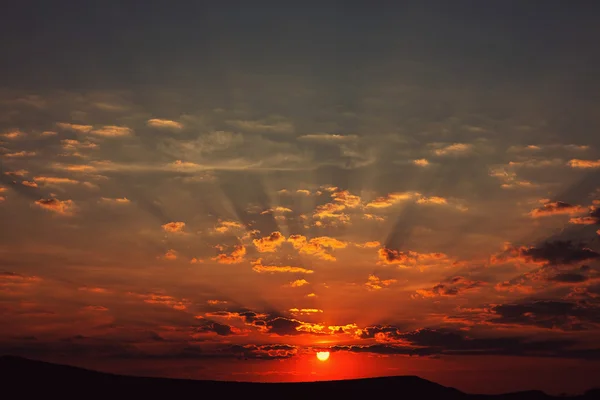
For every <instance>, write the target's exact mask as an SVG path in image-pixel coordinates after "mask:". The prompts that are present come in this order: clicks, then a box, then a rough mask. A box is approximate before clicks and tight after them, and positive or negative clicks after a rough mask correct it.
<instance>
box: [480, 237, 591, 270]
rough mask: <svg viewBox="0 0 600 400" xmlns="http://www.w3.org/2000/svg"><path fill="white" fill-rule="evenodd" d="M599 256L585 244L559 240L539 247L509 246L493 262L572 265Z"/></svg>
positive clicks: (493, 258) (492, 259) (494, 257)
mask: <svg viewBox="0 0 600 400" xmlns="http://www.w3.org/2000/svg"><path fill="white" fill-rule="evenodd" d="M598 258H600V253H598V252H596V251H594V250H592V249H589V248H587V247H585V246H584V245H575V244H574V243H573V242H572V241H568V240H557V241H548V242H544V243H542V244H541V245H539V246H537V247H524V246H521V247H513V246H507V249H506V250H505V251H504V252H503V253H501V254H498V255H495V256H493V257H492V258H491V262H492V263H493V264H494V263H496V264H497V263H502V262H513V261H520V262H525V263H539V264H550V265H561V264H562V265H571V264H575V263H578V262H582V261H587V260H595V259H598Z"/></svg>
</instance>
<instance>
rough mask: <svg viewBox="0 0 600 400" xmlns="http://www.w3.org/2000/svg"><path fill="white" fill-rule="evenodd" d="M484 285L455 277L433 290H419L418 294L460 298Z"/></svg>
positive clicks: (434, 287)
mask: <svg viewBox="0 0 600 400" xmlns="http://www.w3.org/2000/svg"><path fill="white" fill-rule="evenodd" d="M483 284H484V283H483V282H480V281H473V280H470V279H466V278H464V277H462V276H455V277H452V278H449V279H447V280H445V281H444V282H441V283H438V284H437V285H435V286H433V287H432V288H431V289H418V290H417V291H416V292H417V294H418V295H419V296H421V297H440V296H443V297H448V296H458V295H460V294H463V293H465V292H467V291H470V290H473V289H477V288H479V287H481V286H482V285H483Z"/></svg>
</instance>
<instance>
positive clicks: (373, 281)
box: [365, 275, 398, 290]
mask: <svg viewBox="0 0 600 400" xmlns="http://www.w3.org/2000/svg"><path fill="white" fill-rule="evenodd" d="M397 282H398V281H397V280H396V279H381V278H379V277H378V276H376V275H369V278H368V279H367V282H366V283H365V286H366V287H367V288H368V289H370V290H381V289H384V288H386V287H388V286H391V285H392V284H394V283H397Z"/></svg>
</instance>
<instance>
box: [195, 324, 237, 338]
mask: <svg viewBox="0 0 600 400" xmlns="http://www.w3.org/2000/svg"><path fill="white" fill-rule="evenodd" d="M196 332H198V333H215V334H217V335H218V336H231V335H239V334H240V333H241V331H240V329H238V328H235V327H233V326H230V325H226V324H220V323H218V322H210V323H208V324H206V325H203V326H200V327H198V328H196Z"/></svg>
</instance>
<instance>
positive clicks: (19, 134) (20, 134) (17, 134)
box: [0, 131, 27, 140]
mask: <svg viewBox="0 0 600 400" xmlns="http://www.w3.org/2000/svg"><path fill="white" fill-rule="evenodd" d="M0 136H2V137H3V138H5V139H10V140H15V139H21V138H24V137H25V136H27V134H26V133H25V132H21V131H12V132H7V133H3V134H2V135H0Z"/></svg>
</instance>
